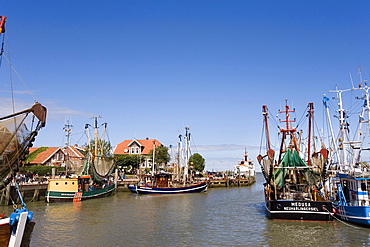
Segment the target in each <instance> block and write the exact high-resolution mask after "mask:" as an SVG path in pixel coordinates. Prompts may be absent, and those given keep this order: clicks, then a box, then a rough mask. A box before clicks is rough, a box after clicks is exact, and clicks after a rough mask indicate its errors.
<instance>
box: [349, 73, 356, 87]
mask: <svg viewBox="0 0 370 247" xmlns="http://www.w3.org/2000/svg"><path fill="white" fill-rule="evenodd" d="M349 78H350V79H351V84H352V88H354V87H355V86H354V85H353V79H352V74H351V73H349Z"/></svg>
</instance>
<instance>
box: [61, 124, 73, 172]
mask: <svg viewBox="0 0 370 247" xmlns="http://www.w3.org/2000/svg"><path fill="white" fill-rule="evenodd" d="M72 128H73V125H72V124H69V119H67V123H66V124H65V125H64V127H63V131H64V132H66V143H65V144H66V145H65V150H67V149H69V140H70V136H71V133H72ZM68 161H69V151H67V162H66V163H65V166H66V176H67V173H68Z"/></svg>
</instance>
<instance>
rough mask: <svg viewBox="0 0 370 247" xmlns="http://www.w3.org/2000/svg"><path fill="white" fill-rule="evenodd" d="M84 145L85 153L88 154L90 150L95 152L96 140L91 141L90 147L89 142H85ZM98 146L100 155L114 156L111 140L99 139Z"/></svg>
mask: <svg viewBox="0 0 370 247" xmlns="http://www.w3.org/2000/svg"><path fill="white" fill-rule="evenodd" d="M83 147H84V148H85V151H84V152H83V155H85V156H86V154H87V153H88V152H91V153H92V154H94V153H95V141H94V140H93V141H91V142H90V147H89V145H88V144H87V143H85V144H84V145H83ZM97 148H98V156H104V157H113V155H112V145H111V143H110V142H109V141H105V140H101V139H98V141H97Z"/></svg>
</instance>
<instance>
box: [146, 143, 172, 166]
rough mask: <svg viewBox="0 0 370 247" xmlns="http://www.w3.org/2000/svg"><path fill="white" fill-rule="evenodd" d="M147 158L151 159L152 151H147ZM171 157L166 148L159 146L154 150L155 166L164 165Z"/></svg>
mask: <svg viewBox="0 0 370 247" xmlns="http://www.w3.org/2000/svg"><path fill="white" fill-rule="evenodd" d="M149 157H153V149H152V150H150V151H149ZM170 160H171V157H170V155H169V153H168V148H167V147H165V146H163V145H161V146H158V147H156V148H155V155H154V162H155V164H157V165H165V164H167V163H168V162H170Z"/></svg>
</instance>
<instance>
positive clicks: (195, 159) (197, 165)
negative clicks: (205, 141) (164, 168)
mask: <svg viewBox="0 0 370 247" xmlns="http://www.w3.org/2000/svg"><path fill="white" fill-rule="evenodd" d="M205 163H206V160H205V159H204V158H203V157H202V155H200V154H198V153H195V154H193V155H191V156H190V158H189V163H188V164H189V165H191V166H193V168H194V170H196V171H199V172H202V171H203V170H204V168H205V166H206V165H205Z"/></svg>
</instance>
